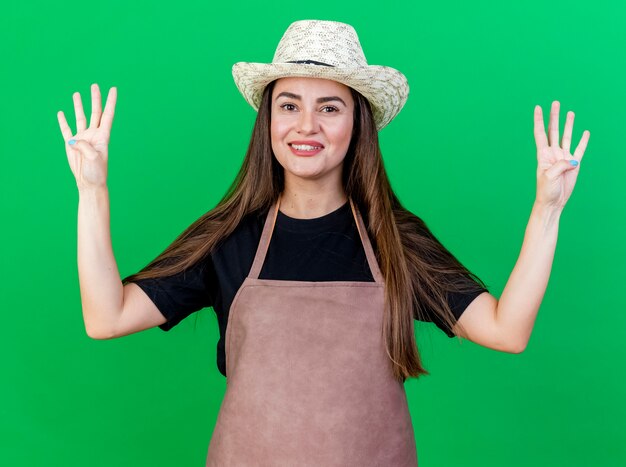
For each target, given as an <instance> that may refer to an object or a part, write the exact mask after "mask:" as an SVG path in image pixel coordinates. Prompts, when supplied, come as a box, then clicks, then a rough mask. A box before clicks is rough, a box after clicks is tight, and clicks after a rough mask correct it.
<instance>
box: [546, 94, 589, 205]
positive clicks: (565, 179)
mask: <svg viewBox="0 0 626 467" xmlns="http://www.w3.org/2000/svg"><path fill="white" fill-rule="evenodd" d="M559 106H560V104H559V101H554V102H552V109H551V110H550V122H549V124H548V137H546V133H545V131H544V126H543V125H544V123H543V113H542V110H541V106H539V105H537V106H535V143H536V144H537V199H536V201H535V202H536V203H540V204H542V205H544V206H547V207H554V208H556V209H563V207H564V206H565V203H567V200H568V199H569V197H570V195H571V194H572V190H573V189H574V185H575V184H576V178H577V177H578V171H579V170H580V162H581V161H582V158H583V155H584V153H585V149H586V148H587V142H588V141H589V130H585V131H584V132H583V135H582V137H581V138H580V142H579V143H578V146H576V150H575V151H574V154H573V155H572V154H570V144H571V142H572V128H573V126H574V112H572V111H569V112H568V113H567V117H566V120H565V128H564V130H563V140H562V142H561V144H560V145H559ZM574 160H575V161H577V162H578V164H577V165H571V164H570V161H574Z"/></svg>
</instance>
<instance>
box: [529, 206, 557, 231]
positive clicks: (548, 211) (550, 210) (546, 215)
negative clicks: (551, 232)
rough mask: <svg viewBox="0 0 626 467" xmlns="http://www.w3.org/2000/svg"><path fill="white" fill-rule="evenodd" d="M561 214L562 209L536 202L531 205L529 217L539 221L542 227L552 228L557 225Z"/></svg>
mask: <svg viewBox="0 0 626 467" xmlns="http://www.w3.org/2000/svg"><path fill="white" fill-rule="evenodd" d="M562 212H563V208H562V207H558V206H554V205H551V204H544V203H541V202H539V201H537V200H535V203H534V204H533V208H532V212H531V216H534V217H537V218H539V219H541V221H542V222H541V223H542V225H544V226H545V227H548V226H552V225H555V224H557V225H558V223H559V220H560V218H561V213H562Z"/></svg>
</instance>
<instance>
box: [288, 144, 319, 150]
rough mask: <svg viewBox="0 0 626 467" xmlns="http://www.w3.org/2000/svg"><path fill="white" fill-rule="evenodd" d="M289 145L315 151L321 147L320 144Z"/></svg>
mask: <svg viewBox="0 0 626 467" xmlns="http://www.w3.org/2000/svg"><path fill="white" fill-rule="evenodd" d="M291 147H292V148H294V149H296V150H298V151H317V150H318V149H322V147H321V146H309V145H308V144H292V145H291Z"/></svg>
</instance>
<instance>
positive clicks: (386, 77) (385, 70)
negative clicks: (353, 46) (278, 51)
mask: <svg viewBox="0 0 626 467" xmlns="http://www.w3.org/2000/svg"><path fill="white" fill-rule="evenodd" d="M232 73H233V78H234V80H235V84H236V85H237V88H238V89H239V92H241V94H242V95H243V97H244V98H245V100H246V101H247V102H248V103H249V104H250V105H251V106H252V107H253V108H254V110H258V109H259V105H260V103H261V98H262V96H263V90H264V89H265V87H266V86H267V85H268V84H269V83H271V82H272V81H274V80H275V79H278V78H286V77H292V76H293V77H304V78H322V79H330V80H333V81H337V82H339V83H342V84H345V85H346V86H349V87H351V88H353V89H355V90H356V91H358V92H360V93H361V94H362V95H363V96H364V97H365V98H366V99H367V100H368V101H369V102H370V105H371V107H372V112H373V117H374V121H375V122H376V127H377V129H378V130H381V129H382V128H384V127H385V126H386V125H387V124H389V122H391V120H393V118H394V117H395V116H396V115H398V113H399V112H400V110H402V107H404V104H405V103H406V100H407V98H408V95H409V85H408V82H407V80H406V77H405V76H404V75H403V74H402V73H401V72H399V71H398V70H396V69H394V68H391V67H387V66H382V65H369V66H366V67H358V68H339V67H332V66H324V65H308V64H299V63H250V62H238V63H235V64H234V65H233V69H232Z"/></svg>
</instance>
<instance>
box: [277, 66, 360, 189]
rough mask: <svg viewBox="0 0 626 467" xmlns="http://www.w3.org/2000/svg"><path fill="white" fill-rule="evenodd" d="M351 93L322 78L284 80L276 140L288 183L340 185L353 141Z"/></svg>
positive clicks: (279, 85) (280, 85) (280, 87)
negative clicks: (302, 180)
mask: <svg viewBox="0 0 626 467" xmlns="http://www.w3.org/2000/svg"><path fill="white" fill-rule="evenodd" d="M353 114H354V101H353V99H352V94H351V92H350V88H348V87H347V86H345V85H343V84H341V83H337V82H336V81H331V80H326V79H318V78H299V77H298V78H291V77H290V78H282V79H279V80H278V81H276V83H275V86H274V89H273V92H272V113H271V123H270V125H271V139H272V149H273V151H274V155H275V156H276V159H277V160H278V162H279V163H280V165H282V166H283V168H284V169H285V183H290V182H292V181H297V179H308V180H316V181H322V182H324V183H326V182H329V183H338V184H341V170H342V166H343V160H344V158H345V156H346V153H347V151H348V147H349V146H350V139H351V137H352V127H353Z"/></svg>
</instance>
